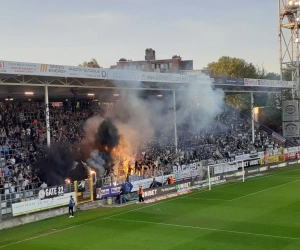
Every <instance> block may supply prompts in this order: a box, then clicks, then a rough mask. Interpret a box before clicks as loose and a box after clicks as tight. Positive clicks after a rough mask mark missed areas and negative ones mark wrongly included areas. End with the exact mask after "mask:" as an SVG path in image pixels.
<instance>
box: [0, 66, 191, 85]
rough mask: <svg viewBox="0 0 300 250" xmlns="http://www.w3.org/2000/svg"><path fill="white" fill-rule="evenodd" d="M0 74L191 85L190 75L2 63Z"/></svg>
mask: <svg viewBox="0 0 300 250" xmlns="http://www.w3.org/2000/svg"><path fill="white" fill-rule="evenodd" d="M0 74H10V75H35V76H53V77H74V78H90V79H106V80H119V81H140V82H142V81H145V82H171V83H189V82H190V78H189V76H188V75H180V74H170V73H155V72H144V71H128V70H116V69H103V68H87V67H77V66H65V65H53V64H40V63H26V62H11V61H0Z"/></svg>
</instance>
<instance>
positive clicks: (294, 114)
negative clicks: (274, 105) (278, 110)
mask: <svg viewBox="0 0 300 250" xmlns="http://www.w3.org/2000/svg"><path fill="white" fill-rule="evenodd" d="M282 120H283V121H299V109H298V101H296V100H291V101H282Z"/></svg>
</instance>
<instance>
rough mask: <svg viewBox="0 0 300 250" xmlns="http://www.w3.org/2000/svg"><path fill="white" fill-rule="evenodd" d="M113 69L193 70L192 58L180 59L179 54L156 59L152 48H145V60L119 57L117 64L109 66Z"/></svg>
mask: <svg viewBox="0 0 300 250" xmlns="http://www.w3.org/2000/svg"><path fill="white" fill-rule="evenodd" d="M111 68H114V69H124V70H142V71H147V72H159V73H175V72H176V73H177V72H180V71H189V70H193V60H182V58H181V57H180V56H177V55H175V56H173V57H172V58H171V59H160V60H157V59H156V53H155V50H153V49H151V48H150V49H146V50H145V60H141V61H132V60H127V59H125V58H121V59H120V60H119V62H117V65H114V66H111Z"/></svg>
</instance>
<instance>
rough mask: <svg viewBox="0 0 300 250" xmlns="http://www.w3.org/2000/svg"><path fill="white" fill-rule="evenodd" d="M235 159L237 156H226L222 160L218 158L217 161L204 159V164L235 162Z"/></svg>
mask: <svg viewBox="0 0 300 250" xmlns="http://www.w3.org/2000/svg"><path fill="white" fill-rule="evenodd" d="M234 161H235V158H230V159H227V158H224V159H220V160H216V161H213V160H204V161H202V165H206V166H207V165H216V164H221V163H227V162H234Z"/></svg>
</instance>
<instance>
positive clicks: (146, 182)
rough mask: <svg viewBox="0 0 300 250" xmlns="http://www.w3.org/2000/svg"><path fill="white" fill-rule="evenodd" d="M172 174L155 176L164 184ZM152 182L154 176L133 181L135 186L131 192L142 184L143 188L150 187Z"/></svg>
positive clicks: (156, 179)
mask: <svg viewBox="0 0 300 250" xmlns="http://www.w3.org/2000/svg"><path fill="white" fill-rule="evenodd" d="M170 176H173V174H169V175H164V176H158V177H155V181H157V182H160V183H162V184H163V183H164V182H165V181H166V180H167V179H168V178H169V177H170ZM152 182H153V178H147V179H142V180H139V181H132V182H130V183H131V184H132V186H133V187H132V189H131V192H135V191H137V190H138V189H139V186H142V187H143V189H146V188H149V187H150V185H151V183H152Z"/></svg>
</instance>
